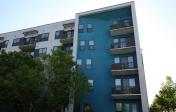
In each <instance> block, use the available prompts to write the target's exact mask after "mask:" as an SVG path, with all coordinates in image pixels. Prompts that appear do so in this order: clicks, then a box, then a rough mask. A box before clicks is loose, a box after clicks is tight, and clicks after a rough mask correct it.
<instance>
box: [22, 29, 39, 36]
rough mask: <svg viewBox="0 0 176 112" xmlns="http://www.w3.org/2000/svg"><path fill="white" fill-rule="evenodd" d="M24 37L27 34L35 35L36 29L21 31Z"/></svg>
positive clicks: (36, 33)
mask: <svg viewBox="0 0 176 112" xmlns="http://www.w3.org/2000/svg"><path fill="white" fill-rule="evenodd" d="M23 34H24V36H25V37H28V36H37V35H38V31H37V30H29V31H25V32H23Z"/></svg>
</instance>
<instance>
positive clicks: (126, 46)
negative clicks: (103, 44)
mask: <svg viewBox="0 0 176 112" xmlns="http://www.w3.org/2000/svg"><path fill="white" fill-rule="evenodd" d="M135 51H136V49H135V42H134V40H130V41H126V42H119V43H113V44H111V53H112V54H125V53H131V52H135Z"/></svg>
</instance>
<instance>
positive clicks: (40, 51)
mask: <svg viewBox="0 0 176 112" xmlns="http://www.w3.org/2000/svg"><path fill="white" fill-rule="evenodd" d="M46 52H47V48H40V49H36V50H35V51H34V56H35V57H38V56H43V55H45V54H46Z"/></svg>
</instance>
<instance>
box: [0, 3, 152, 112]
mask: <svg viewBox="0 0 176 112" xmlns="http://www.w3.org/2000/svg"><path fill="white" fill-rule="evenodd" d="M0 43H1V44H0V46H1V49H4V50H6V51H8V52H9V51H20V50H22V51H24V52H30V53H31V55H33V56H34V57H38V56H42V55H45V54H48V53H51V51H52V50H54V49H56V48H61V49H62V50H65V51H66V52H68V53H70V55H73V57H74V60H75V61H77V64H78V65H79V66H80V68H81V70H83V72H84V73H85V74H86V75H87V77H88V78H89V80H88V82H89V83H90V85H91V88H92V89H91V90H90V91H89V92H88V93H87V94H86V96H85V98H84V99H83V100H82V101H81V104H80V111H81V112H86V110H89V109H91V110H93V112H148V99H147V91H146V83H145V75H144V67H143V61H142V54H141V52H140V44H139V35H138V28H137V20H136V13H135V5H134V2H127V3H123V4H118V5H114V6H110V7H105V8H101V9H96V10H91V11H87V12H81V13H77V14H76V17H75V19H73V20H67V21H61V22H57V23H52V24H47V25H42V26H37V27H33V28H27V29H23V30H18V31H14V32H8V33H3V34H0Z"/></svg>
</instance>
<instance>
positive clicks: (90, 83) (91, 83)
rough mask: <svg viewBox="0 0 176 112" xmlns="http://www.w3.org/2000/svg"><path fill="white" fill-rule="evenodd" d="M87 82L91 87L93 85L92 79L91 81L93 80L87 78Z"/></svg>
mask: <svg viewBox="0 0 176 112" xmlns="http://www.w3.org/2000/svg"><path fill="white" fill-rule="evenodd" d="M88 83H89V86H90V87H91V88H93V87H94V81H93V80H91V79H89V80H88Z"/></svg>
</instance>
